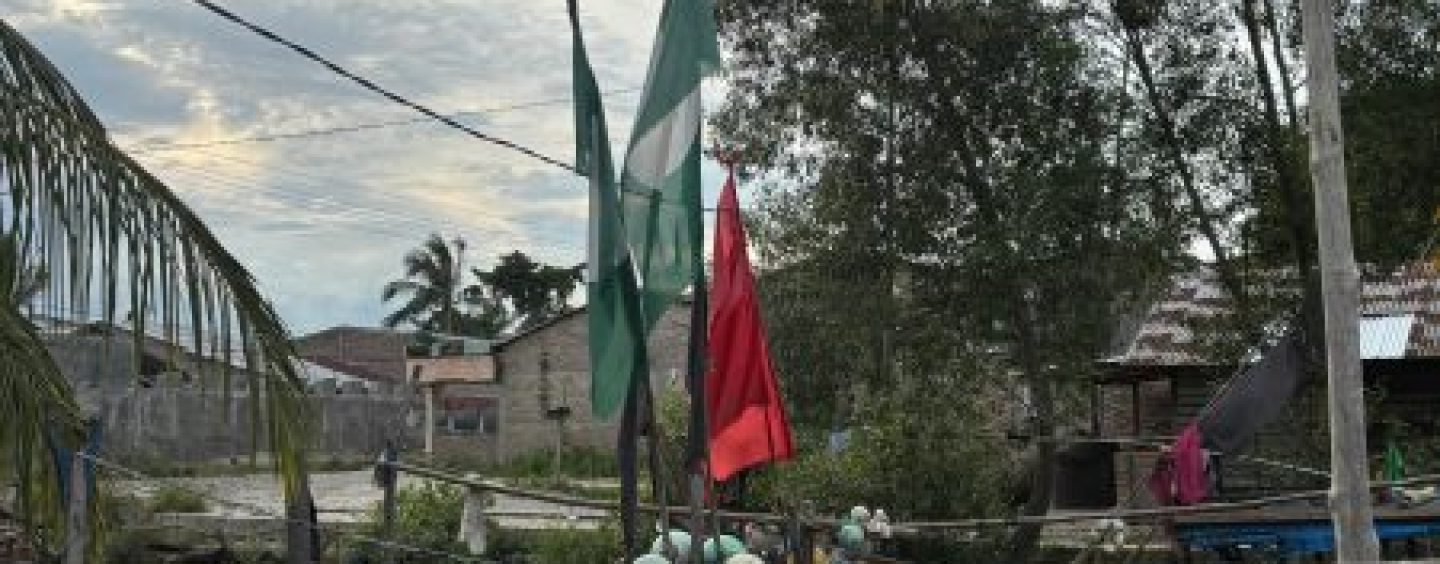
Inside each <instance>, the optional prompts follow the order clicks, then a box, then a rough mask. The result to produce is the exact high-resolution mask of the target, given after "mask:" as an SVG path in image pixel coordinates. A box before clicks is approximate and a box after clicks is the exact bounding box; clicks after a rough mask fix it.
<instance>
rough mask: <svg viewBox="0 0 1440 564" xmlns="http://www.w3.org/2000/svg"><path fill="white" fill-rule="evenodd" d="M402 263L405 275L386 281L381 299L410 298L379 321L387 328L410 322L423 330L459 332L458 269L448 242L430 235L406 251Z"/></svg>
mask: <svg viewBox="0 0 1440 564" xmlns="http://www.w3.org/2000/svg"><path fill="white" fill-rule="evenodd" d="M456 242H457V245H456V247H457V248H459V247H460V246H461V245H460V242H459V240H458V239H457V240H456ZM404 264H405V277H404V278H402V279H399V280H394V281H392V282H390V283H388V284H386V285H385V289H384V290H383V291H382V292H381V294H380V299H381V300H382V301H385V302H389V301H390V300H392V299H395V298H396V297H398V296H401V295H408V297H409V298H408V299H407V300H406V301H405V303H404V304H403V305H401V306H400V309H397V310H395V311H394V312H391V313H390V314H389V315H387V316H385V319H383V320H381V323H382V324H384V325H385V326H386V327H398V326H399V325H401V324H403V323H409V324H411V325H413V326H415V327H416V328H418V329H420V330H422V331H439V332H444V333H450V334H459V331H460V329H461V328H462V327H461V325H462V324H461V319H460V316H461V312H460V307H459V302H460V281H459V280H460V270H459V266H458V265H457V264H456V253H455V252H453V251H452V250H451V248H450V245H449V244H447V243H446V242H445V240H444V239H442V238H441V237H440V235H439V234H431V235H430V238H429V239H426V240H425V242H424V243H423V244H421V246H420V248H418V249H414V250H412V251H410V252H408V253H406V254H405V259H404Z"/></svg>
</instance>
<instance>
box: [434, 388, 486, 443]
mask: <svg viewBox="0 0 1440 564" xmlns="http://www.w3.org/2000/svg"><path fill="white" fill-rule="evenodd" d="M499 423H500V411H499V402H497V401H496V400H495V398H493V397H447V398H444V399H443V400H442V401H441V404H440V410H439V413H437V414H436V417H435V427H436V428H437V430H439V431H440V432H441V433H442V434H446V435H493V434H495V433H496V432H497V431H498V430H499V426H500V425H499Z"/></svg>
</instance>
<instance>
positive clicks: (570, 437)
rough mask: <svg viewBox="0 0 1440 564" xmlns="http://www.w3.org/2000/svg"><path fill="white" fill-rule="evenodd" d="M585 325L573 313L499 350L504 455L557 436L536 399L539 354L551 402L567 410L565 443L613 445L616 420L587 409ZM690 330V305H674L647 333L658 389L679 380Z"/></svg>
mask: <svg viewBox="0 0 1440 564" xmlns="http://www.w3.org/2000/svg"><path fill="white" fill-rule="evenodd" d="M587 323H588V320H587V317H586V314H585V312H584V311H580V312H576V313H573V314H570V315H568V316H566V317H564V318H562V319H560V320H558V321H556V322H553V323H552V324H550V325H548V326H545V327H543V328H541V329H538V330H535V331H534V332H532V333H529V334H527V335H524V336H522V337H520V338H518V339H515V340H513V341H510V342H509V343H506V344H505V345H503V346H502V347H500V349H499V350H498V351H497V353H496V361H497V365H498V366H497V367H498V369H499V374H500V377H499V379H500V383H501V386H502V387H503V389H504V396H505V397H504V400H503V404H502V405H503V413H502V416H501V421H500V433H499V434H500V437H499V445H498V446H497V450H498V452H499V455H500V456H501V457H502V458H511V457H514V456H516V455H519V454H523V453H525V452H529V451H532V450H536V449H542V448H549V447H550V446H551V445H552V444H553V442H554V440H555V433H556V432H557V425H556V423H555V422H554V421H551V420H548V419H546V418H545V411H544V407H543V406H542V404H541V401H540V392H541V388H542V385H543V382H544V380H545V379H544V378H542V377H541V374H540V359H541V358H542V357H546V358H548V365H549V396H550V398H551V400H550V401H551V405H552V406H557V405H565V406H567V407H569V408H570V413H571V415H570V417H569V419H568V420H566V422H565V430H564V432H565V440H566V442H567V444H570V445H582V446H590V447H595V448H599V449H604V450H611V449H613V448H614V445H615V433H616V430H617V426H618V424H619V422H618V419H619V418H618V417H616V418H613V419H611V420H608V421H601V420H599V419H597V418H596V417H595V416H594V415H593V414H591V412H590V372H589V352H588V351H589V349H588V348H587V347H588V345H587V342H588V341H587V335H588V333H587V331H588V329H587ZM689 331H690V312H689V309H688V308H684V307H676V308H672V309H671V310H670V311H668V312H667V313H666V314H665V315H664V316H663V317H662V318H661V319H660V321H659V323H658V324H657V326H656V327H655V330H654V331H653V332H652V333H651V335H650V340H649V344H650V370H651V381H652V383H653V384H654V385H655V389H656V390H657V391H658V390H659V389H660V387H661V386H664V385H666V383H667V382H668V381H669V379H670V377H671V376H672V375H680V377H682V378H683V374H684V371H685V359H686V347H687V344H688V343H689V339H690V334H689Z"/></svg>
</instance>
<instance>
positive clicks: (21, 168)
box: [0, 21, 311, 540]
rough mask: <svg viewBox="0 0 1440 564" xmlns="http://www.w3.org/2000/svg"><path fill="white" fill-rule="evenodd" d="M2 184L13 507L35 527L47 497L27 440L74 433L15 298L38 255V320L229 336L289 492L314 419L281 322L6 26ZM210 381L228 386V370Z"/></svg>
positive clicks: (8, 466) (7, 446) (49, 503)
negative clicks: (42, 273) (16, 491)
mask: <svg viewBox="0 0 1440 564" xmlns="http://www.w3.org/2000/svg"><path fill="white" fill-rule="evenodd" d="M0 191H6V192H8V196H9V198H8V202H6V205H0V233H3V234H4V235H5V236H6V239H5V240H6V241H8V243H7V245H6V246H7V247H8V248H9V250H8V251H5V257H8V258H4V261H5V262H6V264H4V265H3V268H0V275H3V278H4V281H3V283H4V284H6V288H5V289H6V291H5V292H0V296H3V297H0V300H3V303H0V393H3V400H0V472H3V473H4V475H0V479H5V478H8V477H9V476H14V477H16V478H18V479H19V482H20V483H21V484H22V488H29V489H28V490H27V493H26V495H23V496H21V497H22V498H23V499H22V500H20V502H19V503H18V505H19V506H20V509H21V510H22V511H24V512H25V514H26V517H25V518H26V519H29V520H31V521H32V522H34V523H35V524H44V523H43V521H44V520H46V519H49V518H50V516H51V515H52V514H54V512H55V510H56V508H57V505H56V504H57V503H58V497H56V496H55V495H53V493H54V492H50V491H48V490H47V489H46V486H45V484H47V483H50V482H52V481H53V480H54V468H52V467H49V466H46V464H45V463H44V462H43V461H39V462H36V460H35V456H36V455H35V452H37V451H36V450H35V448H36V445H37V444H38V443H36V441H37V440H38V439H37V437H41V436H43V431H44V429H45V428H46V427H47V421H48V422H49V424H50V425H51V426H52V428H53V426H54V425H58V426H59V427H61V428H63V429H65V430H66V431H67V432H66V433H65V436H67V437H70V439H71V440H73V439H74V437H77V436H78V431H79V421H80V419H81V416H82V414H81V413H80V409H79V408H78V407H77V406H76V404H75V402H74V396H73V391H72V390H71V389H70V387H69V385H68V384H67V383H66V381H65V379H64V378H63V376H62V375H61V374H60V372H59V370H58V369H57V368H56V367H55V364H54V361H53V359H52V358H50V356H49V352H48V351H47V350H46V348H45V346H44V344H43V341H42V339H41V337H40V335H38V334H37V333H36V332H35V331H34V330H33V329H32V328H31V326H30V324H29V323H28V322H27V320H26V319H25V318H24V317H22V316H21V315H20V313H19V305H18V304H17V303H14V300H13V297H12V296H14V290H15V289H16V288H15V283H16V282H17V281H19V279H20V278H21V275H20V273H21V272H25V271H26V269H27V268H28V269H34V268H37V267H38V265H41V264H44V265H48V266H49V269H50V271H49V281H48V288H47V291H46V292H45V293H44V294H43V299H42V300H40V301H41V302H42V303H40V304H37V309H38V310H39V311H40V312H42V313H43V314H44V315H45V316H46V317H49V318H52V319H57V320H70V321H96V320H98V321H103V322H104V323H106V324H115V321H116V315H117V312H118V311H123V310H128V311H130V312H131V315H130V318H131V321H132V323H133V331H132V332H133V334H134V341H133V342H132V343H130V346H133V347H139V346H140V344H141V341H142V339H144V338H145V336H146V335H147V332H148V331H150V330H151V329H149V327H151V326H152V324H153V327H154V328H155V330H157V331H156V334H159V335H164V336H166V337H168V338H169V339H170V340H171V342H176V341H175V339H176V338H177V337H178V334H179V332H180V327H181V325H182V324H185V323H188V324H190V325H191V330H192V331H193V332H194V333H195V334H196V336H195V338H194V340H193V341H192V342H191V345H192V346H194V347H196V352H197V353H201V352H206V351H208V352H209V353H212V354H216V355H219V356H223V357H226V358H227V359H228V357H229V356H230V350H229V347H230V346H231V345H232V344H237V343H238V344H239V345H240V349H239V352H240V353H241V355H242V357H243V358H244V359H245V360H246V362H247V364H246V367H247V368H248V369H249V371H250V372H252V373H254V374H256V375H257V376H256V377H255V380H256V382H255V384H256V386H255V387H252V388H251V389H252V393H257V394H260V396H261V397H263V401H264V415H265V416H266V418H267V419H266V420H265V421H264V422H263V423H262V422H261V421H260V420H259V419H256V423H255V425H256V426H257V427H256V432H258V431H259V429H260V426H261V425H262V424H263V426H264V432H265V433H266V434H267V435H268V437H269V439H270V445H271V448H272V449H273V450H274V454H275V460H276V469H277V471H278V472H279V473H280V475H281V476H282V478H283V482H284V485H285V493H286V495H287V496H289V497H291V498H293V496H294V495H295V493H296V492H297V491H298V486H299V480H300V479H301V477H302V476H303V473H304V451H305V447H306V445H307V442H308V439H309V436H310V429H311V423H310V414H309V412H308V408H307V407H306V402H305V389H304V386H303V384H302V381H301V379H300V377H299V374H298V372H297V365H296V362H295V351H294V350H293V348H292V345H291V342H290V339H289V338H288V335H287V333H286V331H285V328H284V327H283V326H282V324H281V322H280V319H279V317H278V316H277V315H276V313H275V311H274V309H272V307H271V305H270V304H269V303H268V302H266V301H265V300H264V299H263V298H262V297H261V296H260V294H259V292H258V291H257V290H256V288H255V285H254V280H253V279H252V277H251V275H250V273H249V272H248V271H246V269H245V268H244V267H243V266H241V265H240V263H239V262H238V261H237V260H236V259H235V258H234V257H233V256H231V254H230V253H229V252H228V251H226V249H225V248H224V247H223V246H222V245H221V244H220V242H219V241H218V240H217V239H216V238H215V236H214V235H213V234H212V233H211V232H210V230H209V229H208V228H207V227H206V226H205V224H204V223H203V222H201V221H200V219H199V218H198V217H197V216H196V215H195V213H194V212H192V211H191V210H190V209H189V208H188V207H187V206H186V205H185V204H184V203H183V202H181V201H180V199H179V198H177V197H176V196H175V194H174V193H173V192H172V191H171V190H170V189H169V188H167V187H166V186H165V185H164V184H163V183H162V182H160V181H159V180H157V179H156V178H155V177H154V176H152V175H151V174H150V173H148V172H146V171H145V169H144V168H142V167H141V166H140V165H139V164H137V163H136V162H135V161H134V160H133V159H131V158H130V157H129V156H127V155H125V154H124V153H123V152H121V151H120V150H119V149H117V148H116V147H115V146H114V145H112V144H111V143H110V140H109V138H108V137H107V135H106V133H105V129H104V127H103V126H102V125H101V124H100V122H99V120H97V119H96V117H95V115H94V114H93V113H92V112H91V111H90V110H89V108H87V107H86V105H85V102H84V101H83V100H82V99H81V97H80V96H79V95H78V94H77V93H76V92H75V90H74V89H72V88H71V86H70V85H69V84H68V83H67V82H66V81H65V79H64V77H62V76H61V75H60V73H59V72H58V71H57V70H56V69H55V67H54V66H53V65H51V64H50V62H49V61H48V60H46V59H45V57H44V56H43V55H42V54H41V53H40V52H39V51H37V50H36V49H35V48H34V47H32V46H31V45H30V44H29V43H28V42H27V41H26V40H25V39H24V38H23V37H22V36H20V35H19V33H17V32H16V31H15V30H14V29H12V28H11V27H10V26H9V25H8V24H6V23H5V22H4V21H0ZM207 330H208V331H209V334H208V336H202V334H203V333H204V332H205V331H207ZM207 340H208V341H209V343H211V344H210V346H208V347H206V346H205V344H206V341H207ZM177 344H178V343H177ZM136 356H137V358H138V356H139V355H136ZM209 376H217V375H209ZM218 376H219V377H220V378H222V379H223V380H225V381H226V382H225V383H226V385H227V389H228V377H229V376H228V374H223V375H218ZM252 403H256V404H258V403H259V402H252ZM41 458H43V457H41ZM51 489H53V488H51ZM47 530H55V529H53V528H49V529H47ZM42 540H43V539H42Z"/></svg>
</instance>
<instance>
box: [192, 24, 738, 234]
mask: <svg viewBox="0 0 1440 564" xmlns="http://www.w3.org/2000/svg"><path fill="white" fill-rule="evenodd" d="M194 2H195V3H196V4H199V5H200V6H201V7H202V8H205V9H207V10H210V11H211V12H214V13H215V14H216V15H218V16H220V17H222V18H225V19H227V20H230V21H231V22H233V23H235V24H236V25H239V26H241V27H244V28H245V29H248V30H250V31H252V32H254V33H255V34H257V35H260V36H261V37H264V38H266V39H269V40H270V41H273V42H275V43H279V44H280V45H283V46H285V47H287V48H289V49H290V50H292V51H295V52H296V53H299V54H300V55H301V56H303V57H305V58H307V59H310V60H311V61H314V62H316V63H319V64H320V65H323V66H324V67H325V68H328V69H330V70H331V72H334V73H336V74H338V75H340V76H342V77H345V78H347V79H349V80H350V81H351V82H354V83H356V84H359V85H360V86H361V87H363V88H365V89H366V90H369V91H371V92H374V93H376V94H379V95H381V96H384V97H386V98H388V99H390V100H391V101H393V102H395V103H397V104H400V105H402V106H405V107H408V108H410V109H413V110H415V111H417V112H420V113H421V114H424V115H425V116H427V117H429V118H430V119H433V120H436V121H438V122H440V123H443V124H445V125H447V126H450V127H452V128H454V129H457V130H460V131H462V132H464V133H466V134H468V135H470V136H472V137H475V138H477V139H480V140H481V141H485V142H487V143H492V144H495V145H499V146H501V147H505V148H507V149H511V150H514V151H517V152H519V153H521V154H524V155H526V156H529V157H531V158H534V159H536V160H539V161H541V162H544V163H547V164H550V165H554V166H557V167H560V168H562V169H565V170H567V171H569V172H571V173H572V174H576V175H579V174H580V171H579V170H578V169H576V168H575V166H574V165H572V164H570V163H567V162H564V161H561V160H559V159H556V158H554V157H550V156H546V155H544V154H542V153H540V152H539V151H536V150H534V149H531V148H529V147H526V146H524V145H520V144H519V143H516V142H514V141H510V140H508V139H503V138H500V137H496V136H494V135H490V134H488V133H484V132H481V131H480V130H477V129H475V128H473V127H470V126H468V125H465V124H463V123H460V122H458V121H456V120H454V119H453V118H451V117H449V116H446V115H445V114H442V113H440V112H437V111H435V110H433V109H430V108H429V107H427V106H425V105H423V104H420V103H419V102H415V101H412V100H410V99H409V98H406V97H404V96H401V95H399V94H396V93H395V92H393V91H390V90H388V89H386V88H384V87H382V86H380V85H378V84H375V82H373V81H371V80H370V79H367V78H365V77H363V76H360V75H358V74H355V73H353V72H351V71H349V70H346V69H345V68H344V67H341V66H340V65H337V64H335V63H333V62H331V61H330V60H329V59H326V58H325V57H322V56H320V55H319V54H317V53H315V52H314V51H312V50H310V49H309V48H307V47H305V46H304V45H300V44H298V43H295V42H294V41H290V40H289V39H285V38H284V37H281V36H280V35H279V34H276V33H275V32H273V31H270V30H269V29H266V28H264V27H261V26H259V25H257V24H254V23H251V22H250V21H248V20H246V19H244V18H241V17H240V16H237V15H235V14H234V13H232V12H230V11H229V10H226V9H225V8H222V7H220V6H219V5H217V4H215V3H214V2H211V1H210V0H194ZM661 202H662V205H679V204H678V203H672V202H666V201H664V200H663V199H662V200H661ZM701 211H702V212H714V211H715V209H714V208H709V207H702V208H701Z"/></svg>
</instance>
